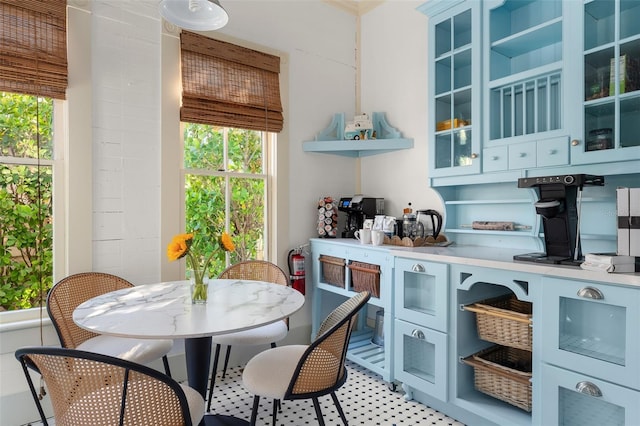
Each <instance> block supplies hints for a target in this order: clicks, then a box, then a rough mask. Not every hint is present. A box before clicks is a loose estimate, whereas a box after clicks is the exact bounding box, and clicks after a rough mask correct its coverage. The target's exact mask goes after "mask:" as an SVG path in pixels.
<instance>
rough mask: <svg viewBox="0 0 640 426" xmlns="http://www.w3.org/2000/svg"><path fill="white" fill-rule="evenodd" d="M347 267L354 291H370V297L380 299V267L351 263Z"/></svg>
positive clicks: (363, 263)
mask: <svg viewBox="0 0 640 426" xmlns="http://www.w3.org/2000/svg"><path fill="white" fill-rule="evenodd" d="M348 267H349V269H351V283H352V284H353V290H354V291H358V292H360V291H370V292H371V296H373V297H380V265H372V264H371V263H365V262H356V261H351V263H349V265H348Z"/></svg>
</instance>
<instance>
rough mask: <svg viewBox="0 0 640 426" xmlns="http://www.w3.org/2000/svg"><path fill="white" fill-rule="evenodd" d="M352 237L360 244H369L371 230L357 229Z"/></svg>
mask: <svg viewBox="0 0 640 426" xmlns="http://www.w3.org/2000/svg"><path fill="white" fill-rule="evenodd" d="M354 236H355V237H356V240H360V244H371V229H358V230H357V231H356V232H355V233H354Z"/></svg>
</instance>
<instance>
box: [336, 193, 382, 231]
mask: <svg viewBox="0 0 640 426" xmlns="http://www.w3.org/2000/svg"><path fill="white" fill-rule="evenodd" d="M338 210H339V211H341V212H344V213H346V214H347V219H346V221H345V226H344V231H342V238H355V232H356V231H357V230H358V229H362V228H363V224H364V221H365V219H373V218H374V217H375V216H376V215H383V214H384V198H371V197H364V196H362V195H354V196H353V197H345V198H340V203H339V204H338Z"/></svg>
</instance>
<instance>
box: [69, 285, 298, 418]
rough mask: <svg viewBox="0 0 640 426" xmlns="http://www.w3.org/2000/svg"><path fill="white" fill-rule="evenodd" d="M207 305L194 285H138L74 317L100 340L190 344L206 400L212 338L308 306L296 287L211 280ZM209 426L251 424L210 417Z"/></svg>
mask: <svg viewBox="0 0 640 426" xmlns="http://www.w3.org/2000/svg"><path fill="white" fill-rule="evenodd" d="M208 287H209V288H208V298H207V303H206V304H201V305H199V304H192V303H191V296H190V291H189V281H173V282H164V283H158V284H146V285H139V286H135V287H132V288H127V289H123V290H117V291H113V292H110V293H106V294H103V295H100V296H97V297H94V298H92V299H89V300H87V301H86V302H84V303H82V304H81V305H79V306H78V307H77V308H76V309H75V311H74V312H73V320H74V321H75V323H76V324H78V326H80V327H82V328H84V329H87V330H90V331H93V332H95V333H100V334H108V335H112V336H121V337H133V338H140V339H159V338H162V339H185V357H186V362H187V377H188V382H189V386H191V387H192V388H194V389H195V390H197V391H198V392H200V394H201V395H202V396H203V398H204V397H205V393H206V390H207V383H208V377H209V368H210V364H211V337H212V336H214V335H219V334H226V333H232V332H237V331H242V330H248V329H251V328H256V327H260V326H262V325H267V324H270V323H273V322H276V321H279V320H282V319H284V318H286V317H288V316H290V315H292V314H293V313H295V312H296V311H298V310H299V309H300V308H301V307H302V305H303V304H304V296H303V295H302V294H301V293H299V292H298V291H296V290H294V289H292V288H291V287H287V286H282V285H276V284H273V283H267V282H262V281H248V280H235V279H215V280H210V282H209V286H208ZM204 421H205V423H206V424H207V425H210V424H215V425H227V424H247V423H246V421H244V420H239V419H233V418H230V417H229V416H205V419H204Z"/></svg>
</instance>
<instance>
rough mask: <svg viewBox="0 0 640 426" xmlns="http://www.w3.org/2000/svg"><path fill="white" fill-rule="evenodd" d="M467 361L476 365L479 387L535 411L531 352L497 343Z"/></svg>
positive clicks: (476, 383) (477, 387)
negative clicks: (532, 396) (532, 393)
mask: <svg viewBox="0 0 640 426" xmlns="http://www.w3.org/2000/svg"><path fill="white" fill-rule="evenodd" d="M463 361H464V363H465V364H468V365H470V366H472V367H473V368H474V371H475V380H474V383H475V387H476V389H477V390H479V391H480V392H483V393H486V394H487V395H491V396H493V397H494V398H498V399H499V400H501V401H505V402H508V403H509V404H511V405H515V406H516V407H518V408H521V409H523V410H525V411H528V412H531V352H529V351H524V350H522V349H516V348H510V347H506V346H494V347H491V348H488V349H485V350H482V351H480V352H477V353H475V354H473V355H471V356H469V357H467V358H465V359H464V360H463Z"/></svg>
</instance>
